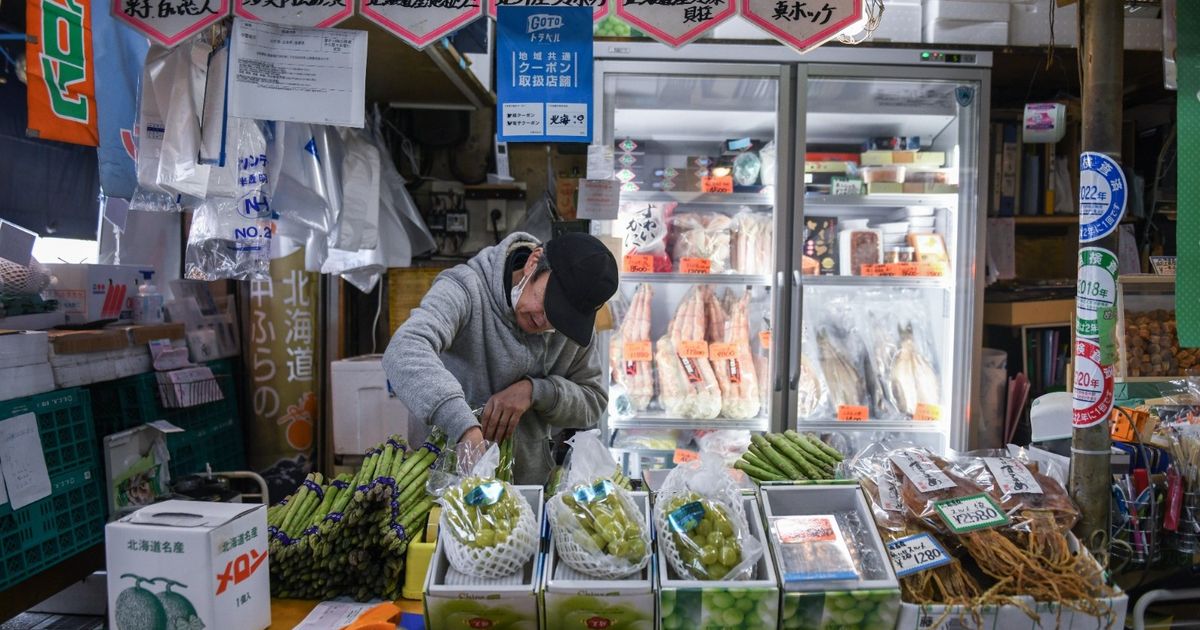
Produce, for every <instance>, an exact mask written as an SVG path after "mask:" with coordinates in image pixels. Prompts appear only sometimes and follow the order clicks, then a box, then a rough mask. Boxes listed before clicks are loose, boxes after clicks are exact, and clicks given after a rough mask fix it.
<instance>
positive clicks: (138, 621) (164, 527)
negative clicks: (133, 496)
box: [104, 501, 271, 630]
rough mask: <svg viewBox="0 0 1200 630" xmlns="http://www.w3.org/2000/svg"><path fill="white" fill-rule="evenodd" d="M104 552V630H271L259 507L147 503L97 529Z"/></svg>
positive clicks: (264, 527)
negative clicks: (168, 629) (105, 589)
mask: <svg viewBox="0 0 1200 630" xmlns="http://www.w3.org/2000/svg"><path fill="white" fill-rule="evenodd" d="M104 547H105V549H106V565H107V570H108V625H109V627H110V628H177V627H178V628H187V627H192V628H200V627H204V628H223V629H228V630H261V629H262V628H266V627H267V626H269V625H271V589H270V583H269V581H268V580H269V578H268V574H269V573H270V572H269V571H268V566H267V508H266V506H264V505H251V504H244V503H209V502H206V501H163V502H162V503H155V504H154V505H150V506H146V507H144V508H142V509H140V510H138V511H137V512H134V513H133V514H130V515H129V516H126V517H124V518H121V519H120V520H116V521H113V522H111V523H109V524H108V525H107V526H105V528H104ZM151 589H153V590H151ZM200 624H203V625H200Z"/></svg>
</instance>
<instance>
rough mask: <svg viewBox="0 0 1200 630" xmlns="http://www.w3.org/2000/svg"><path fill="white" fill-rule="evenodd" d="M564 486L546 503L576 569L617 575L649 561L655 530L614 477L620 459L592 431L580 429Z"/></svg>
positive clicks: (562, 550) (559, 543) (557, 539)
mask: <svg viewBox="0 0 1200 630" xmlns="http://www.w3.org/2000/svg"><path fill="white" fill-rule="evenodd" d="M568 444H570V445H571V447H572V448H571V462H570V467H569V468H568V469H567V483H566V487H565V489H564V490H563V491H561V492H559V493H557V494H555V495H554V496H553V497H551V498H550V501H548V502H547V503H546V509H547V510H548V512H549V517H550V529H551V532H552V533H553V536H554V543H555V546H556V548H557V549H558V555H559V557H560V558H561V559H562V560H563V561H564V562H566V563H567V564H568V565H570V566H571V567H572V568H574V569H575V570H577V571H580V572H582V573H586V574H588V575H591V576H593V577H597V578H600V579H604V580H616V579H620V578H623V577H625V576H627V575H631V574H633V573H636V572H638V571H641V570H642V569H644V568H645V567H646V565H647V564H648V563H649V562H650V532H649V531H648V530H647V527H646V524H645V521H644V520H643V517H642V514H641V511H640V510H639V509H638V506H637V504H636V503H634V501H633V497H632V496H630V494H629V491H627V490H625V489H623V488H621V487H619V486H618V485H617V484H616V483H614V482H613V480H612V476H613V473H614V471H615V469H616V462H615V460H614V459H613V456H612V454H611V453H610V452H609V451H608V448H607V447H606V446H604V444H603V443H602V442H601V441H600V439H599V438H598V437H596V436H595V435H593V434H591V433H577V434H575V436H574V437H572V438H571V439H570V440H569V441H568Z"/></svg>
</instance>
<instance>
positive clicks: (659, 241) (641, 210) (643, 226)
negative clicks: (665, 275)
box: [618, 203, 676, 273]
mask: <svg viewBox="0 0 1200 630" xmlns="http://www.w3.org/2000/svg"><path fill="white" fill-rule="evenodd" d="M675 206H676V204H674V203H627V204H622V205H621V209H620V214H619V215H618V218H619V223H620V226H621V227H622V228H623V231H624V236H623V237H622V251H623V252H624V253H625V254H626V255H638V256H650V257H651V258H652V259H653V271H655V272H657V273H662V272H669V271H671V258H670V256H668V255H667V233H668V231H669V230H668V226H669V224H670V220H671V213H672V212H674V211H675Z"/></svg>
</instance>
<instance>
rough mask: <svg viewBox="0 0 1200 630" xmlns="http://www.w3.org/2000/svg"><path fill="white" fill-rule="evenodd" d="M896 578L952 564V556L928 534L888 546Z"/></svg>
mask: <svg viewBox="0 0 1200 630" xmlns="http://www.w3.org/2000/svg"><path fill="white" fill-rule="evenodd" d="M887 550H888V555H889V556H891V558H892V566H893V567H894V568H895V569H896V577H904V576H906V575H912V574H913V573H919V572H921V571H926V570H928V569H932V568H934V567H940V566H942V565H943V564H948V563H949V562H950V554H948V553H946V550H945V549H942V546H941V545H939V544H938V542H937V541H936V540H934V538H933V536H930V535H929V534H928V533H924V532H922V533H920V534H914V535H912V536H906V537H904V538H899V539H896V540H893V541H892V542H890V543H888V544H887Z"/></svg>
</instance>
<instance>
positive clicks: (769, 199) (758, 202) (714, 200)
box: [621, 190, 915, 206]
mask: <svg viewBox="0 0 1200 630" xmlns="http://www.w3.org/2000/svg"><path fill="white" fill-rule="evenodd" d="M621 201H622V202H633V203H662V202H674V203H681V204H693V203H695V204H699V203H706V204H719V205H731V206H773V205H775V196H774V194H770V193H761V192H757V193H737V192H735V193H703V192H695V191H660V190H638V191H631V192H623V193H621ZM900 205H905V206H907V205H915V204H900Z"/></svg>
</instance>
